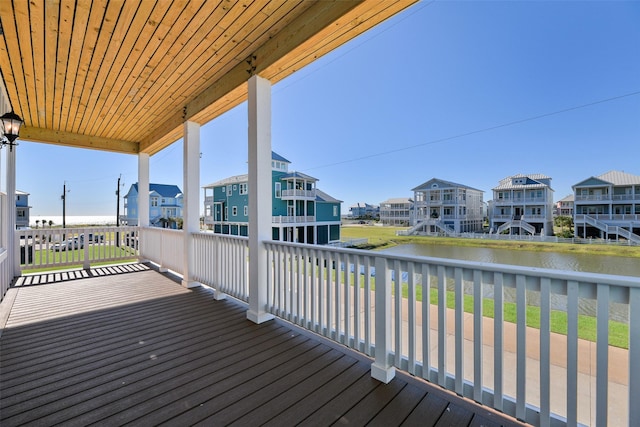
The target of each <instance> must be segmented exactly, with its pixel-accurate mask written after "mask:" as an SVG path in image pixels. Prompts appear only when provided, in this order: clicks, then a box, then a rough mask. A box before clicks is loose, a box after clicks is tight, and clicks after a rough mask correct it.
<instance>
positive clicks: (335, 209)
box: [333, 206, 338, 216]
mask: <svg viewBox="0 0 640 427" xmlns="http://www.w3.org/2000/svg"><path fill="white" fill-rule="evenodd" d="M333 216H338V207H337V206H334V207H333Z"/></svg>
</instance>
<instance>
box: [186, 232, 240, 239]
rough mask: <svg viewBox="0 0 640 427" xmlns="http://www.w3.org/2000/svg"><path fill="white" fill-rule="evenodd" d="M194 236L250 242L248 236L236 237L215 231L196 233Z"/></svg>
mask: <svg viewBox="0 0 640 427" xmlns="http://www.w3.org/2000/svg"><path fill="white" fill-rule="evenodd" d="M191 234H192V235H193V236H198V237H205V238H208V239H229V240H247V241H248V240H249V238H248V237H247V236H236V235H235V234H221V233H214V232H213V231H203V230H201V231H196V232H194V233H191Z"/></svg>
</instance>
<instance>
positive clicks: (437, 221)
mask: <svg viewBox="0 0 640 427" xmlns="http://www.w3.org/2000/svg"><path fill="white" fill-rule="evenodd" d="M428 225H434V226H436V227H438V229H439V230H440V231H442V232H443V233H444V234H445V235H447V236H455V235H456V232H455V230H454V229H453V228H451V227H450V226H448V225H446V224H445V223H444V222H443V221H442V220H440V219H433V218H429V219H423V220H422V221H419V222H418V223H417V224H416V225H414V226H413V227H411V228H409V229H408V230H407V231H406V232H405V233H406V235H407V236H409V235H412V234H416V233H417V232H418V230H420V229H421V228H423V227H424V226H428Z"/></svg>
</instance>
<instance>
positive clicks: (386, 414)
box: [367, 384, 427, 427]
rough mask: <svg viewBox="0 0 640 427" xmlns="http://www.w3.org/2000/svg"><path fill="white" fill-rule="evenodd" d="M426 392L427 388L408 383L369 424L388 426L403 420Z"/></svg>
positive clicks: (372, 425)
mask: <svg viewBox="0 0 640 427" xmlns="http://www.w3.org/2000/svg"><path fill="white" fill-rule="evenodd" d="M426 394H427V391H426V390H424V389H422V388H419V387H417V386H415V385H413V384H407V385H406V386H405V387H404V388H403V389H402V391H400V393H398V395H397V396H396V398H394V399H393V400H392V401H391V402H389V404H388V405H386V406H385V407H384V408H383V409H382V410H381V411H380V412H379V413H378V415H376V417H375V418H374V419H372V420H371V421H370V422H369V423H368V424H367V425H369V426H371V427H375V426H380V427H386V426H388V425H393V424H397V423H398V422H401V421H403V420H404V419H405V418H407V417H408V416H409V414H411V412H412V411H413V410H414V409H415V407H416V406H417V405H418V403H420V401H421V400H422V399H423V398H424V396H425V395H426Z"/></svg>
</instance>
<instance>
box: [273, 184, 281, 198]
mask: <svg viewBox="0 0 640 427" xmlns="http://www.w3.org/2000/svg"><path fill="white" fill-rule="evenodd" d="M275 193H276V197H277V198H278V199H279V198H280V196H282V184H281V183H279V182H276V188H275Z"/></svg>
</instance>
